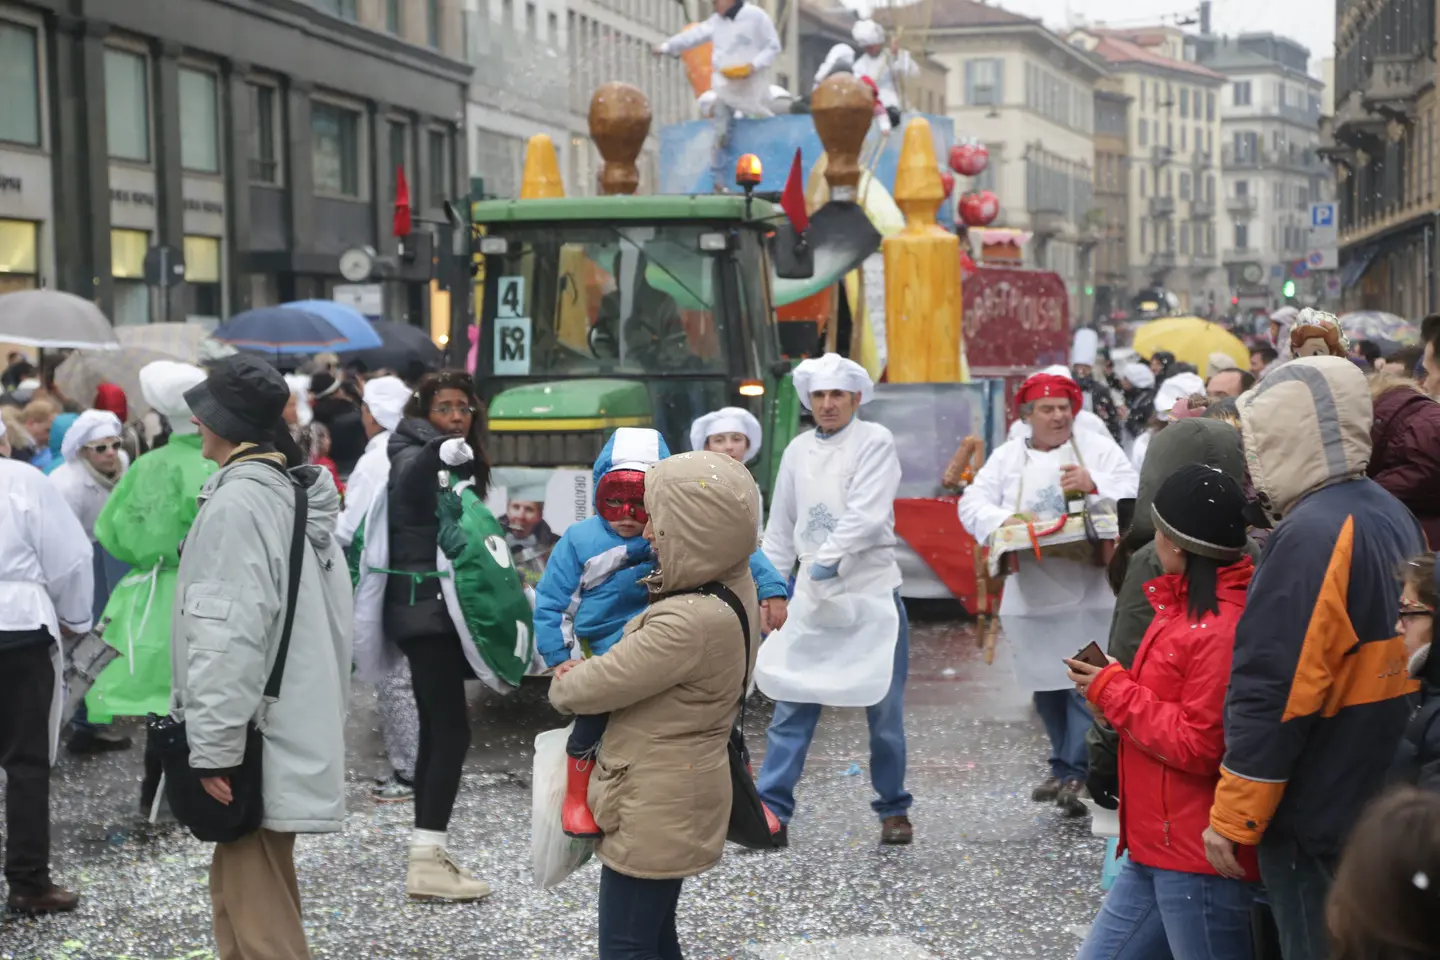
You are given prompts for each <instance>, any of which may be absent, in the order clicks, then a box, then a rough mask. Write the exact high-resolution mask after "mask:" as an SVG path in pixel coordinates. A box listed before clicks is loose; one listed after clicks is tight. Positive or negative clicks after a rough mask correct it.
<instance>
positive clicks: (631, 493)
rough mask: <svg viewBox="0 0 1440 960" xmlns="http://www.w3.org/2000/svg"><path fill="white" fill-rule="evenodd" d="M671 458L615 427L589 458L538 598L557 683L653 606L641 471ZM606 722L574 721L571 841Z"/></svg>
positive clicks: (585, 824)
mask: <svg viewBox="0 0 1440 960" xmlns="http://www.w3.org/2000/svg"><path fill="white" fill-rule="evenodd" d="M669 455H670V450H669V449H668V448H667V447H666V445H665V440H664V438H663V437H661V436H660V433H659V432H658V431H656V430H651V429H649V428H645V427H621V428H620V429H618V430H616V431H615V433H614V435H613V436H611V437H610V440H609V442H608V443H606V444H605V448H604V449H603V450H601V451H600V456H599V457H597V458H596V459H595V471H594V483H595V513H596V515H595V516H593V517H589V518H588V519H585V520H582V521H580V522H579V523H576V524H572V525H571V526H570V527H569V528H568V529H566V531H565V534H564V536H562V537H561V538H560V541H559V542H558V543H557V544H555V549H554V550H553V551H551V553H550V562H549V563H548V564H547V565H546V567H545V573H544V575H543V576H541V578H540V585H539V587H537V588H536V591H535V645H536V649H538V650H539V652H540V655H541V656H542V657H544V658H545V663H546V664H547V665H548V666H551V667H554V668H556V670H555V675H556V676H560V675H562V674H563V673H565V672H566V671H567V670H568V669H569V667H568V666H567V664H568V663H573V662H578V661H580V660H583V659H585V658H586V657H598V656H601V655H602V654H604V653H605V652H606V651H607V650H609V649H610V648H611V647H613V646H614V645H615V644H616V643H617V642H619V640H620V638H621V636H622V635H623V634H624V630H625V624H626V623H628V622H629V621H630V619H631V618H632V617H634V616H636V615H637V614H639V613H641V612H643V611H644V610H645V607H646V605H647V604H648V603H649V601H650V594H649V590H648V589H647V587H646V585H645V584H644V583H643V582H642V581H643V580H644V578H645V577H647V576H649V575H650V574H651V573H653V572H654V570H655V558H654V555H653V553H652V552H651V549H650V543H649V542H648V541H647V540H646V539H645V538H644V537H643V536H642V534H643V533H644V531H645V524H646V523H647V522H648V521H649V519H650V517H649V515H648V514H647V513H646V512H645V471H646V470H648V469H649V468H650V467H651V466H653V465H654V464H655V463H657V462H659V461H660V460H663V459H664V458H666V457H668V456H669ZM682 456H684V454H682ZM750 572H751V574H752V575H753V576H754V577H755V585H756V592H757V593H758V594H759V596H760V600H761V603H762V605H763V604H765V603H766V601H767V600H768V599H770V598H783V597H785V596H786V593H787V591H786V583H785V581H784V579H783V578H782V577H781V576H780V574H778V573H776V572H775V568H774V566H772V565H771V564H770V561H768V560H767V559H765V555H764V554H763V553H760V551H758V550H757V551H756V552H755V555H754V556H752V557H751V559H750ZM768 621H769V613H768V612H767V622H768ZM1071 652H1072V653H1073V652H1074V651H1071ZM608 719H609V718H608V717H607V716H606V715H604V714H598V715H594V716H580V717H576V718H575V726H574V728H573V729H572V730H571V732H570V741H569V743H568V745H567V746H566V752H567V753H568V754H569V756H570V758H571V759H570V765H569V772H568V778H567V783H566V793H565V805H564V808H563V812H562V820H563V826H564V828H565V832H566V833H569V834H570V835H571V836H575V837H595V836H599V829H598V828H597V827H596V826H595V821H594V818H593V817H591V815H590V810H589V805H588V803H587V801H586V792H587V789H588V787H589V783H590V773H591V770H592V769H593V767H594V763H593V761H594V758H595V755H596V753H597V752H598V751H599V749H600V741H601V739H602V738H603V737H604V735H605V726H606V723H607V721H608Z"/></svg>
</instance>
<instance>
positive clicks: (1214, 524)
mask: <svg viewBox="0 0 1440 960" xmlns="http://www.w3.org/2000/svg"><path fill="white" fill-rule="evenodd" d="M1150 512H1151V515H1152V516H1153V517H1154V518H1155V527H1156V529H1158V530H1162V531H1164V533H1165V536H1167V537H1169V538H1170V539H1171V540H1172V541H1174V543H1175V545H1176V546H1177V547H1179V548H1180V549H1182V550H1184V551H1185V552H1186V553H1193V554H1196V555H1197V556H1201V557H1209V558H1210V559H1211V560H1218V561H1220V562H1221V563H1233V562H1234V561H1236V560H1239V559H1240V556H1241V554H1243V553H1244V552H1245V492H1244V491H1243V490H1242V489H1241V487H1240V484H1238V483H1236V482H1235V480H1234V479H1233V478H1231V477H1230V476H1228V475H1226V474H1224V473H1221V472H1220V471H1219V470H1216V469H1214V468H1213V467H1207V466H1205V465H1204V464H1203V463H1188V464H1186V465H1185V466H1183V467H1181V468H1180V469H1179V470H1177V471H1175V472H1174V473H1173V474H1171V475H1170V479H1168V480H1166V481H1165V483H1164V484H1162V485H1161V487H1160V490H1159V492H1158V493H1156V494H1155V500H1154V502H1152V503H1151V505H1150Z"/></svg>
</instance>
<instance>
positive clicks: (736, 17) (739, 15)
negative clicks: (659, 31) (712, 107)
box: [660, 0, 780, 117]
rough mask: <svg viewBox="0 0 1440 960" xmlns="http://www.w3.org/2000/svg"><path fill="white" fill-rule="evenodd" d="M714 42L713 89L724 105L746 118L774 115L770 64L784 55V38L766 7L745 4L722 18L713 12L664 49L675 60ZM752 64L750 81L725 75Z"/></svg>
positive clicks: (712, 61) (664, 44)
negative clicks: (781, 44)
mask: <svg viewBox="0 0 1440 960" xmlns="http://www.w3.org/2000/svg"><path fill="white" fill-rule="evenodd" d="M706 41H709V42H710V43H712V44H714V46H713V47H712V48H711V54H710V68H711V75H710V89H712V90H714V91H715V97H716V99H717V100H718V101H720V102H721V103H724V104H726V105H728V106H729V107H730V109H731V110H738V111H740V112H741V113H743V114H746V115H749V116H757V117H769V116H773V114H772V113H771V110H770V100H771V97H770V64H771V63H772V62H773V61H774V59H775V57H776V56H778V55H779V53H780V35H779V34H778V33H776V32H775V24H774V23H772V22H771V20H770V15H769V14H768V13H766V12H765V11H764V10H763V9H762V8H761V7H758V6H756V5H754V4H752V3H749V2H748V0H746V2H742V3H741V4H740V9H739V10H734V11H731V14H730V15H725V16H722V15H721V14H718V13H712V14H711V15H710V16H709V17H708V18H707V19H706V20H705V21H704V22H703V23H697V24H696V25H695V26H693V27H690V28H689V29H688V30H684V31H682V32H680V33H678V34H676V35H675V36H673V37H671V38H670V39H669V40H666V41H665V42H664V43H662V44H661V45H660V52H661V53H667V54H669V55H670V56H672V57H677V56H679V55H680V54H681V53H682V52H684V51H686V50H689V49H690V48H692V47H698V46H700V45H701V44H702V43H705V42H706ZM741 65H748V66H749V67H750V68H751V72H750V75H749V76H748V77H740V78H737V79H731V78H730V77H727V76H725V75H724V74H723V73H721V72H720V71H722V70H724V69H725V68H727V67H738V66H741Z"/></svg>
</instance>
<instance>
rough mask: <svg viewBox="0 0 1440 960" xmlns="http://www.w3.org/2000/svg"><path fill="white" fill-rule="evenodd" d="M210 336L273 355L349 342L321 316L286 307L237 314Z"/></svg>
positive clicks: (319, 350)
mask: <svg viewBox="0 0 1440 960" xmlns="http://www.w3.org/2000/svg"><path fill="white" fill-rule="evenodd" d="M210 336H211V337H212V338H213V339H215V340H219V341H221V342H222V343H228V344H230V345H231V346H233V347H237V348H239V349H241V350H254V351H257V352H261V353H274V354H286V353H319V352H321V351H322V350H335V349H337V348H339V347H341V346H342V345H343V344H347V343H349V342H350V341H349V338H348V337H346V336H345V334H344V333H342V332H341V331H340V329H339V328H338V327H336V326H335V324H333V323H331V322H330V321H329V320H326V319H325V318H324V317H321V316H317V315H316V314H313V313H309V312H307V311H305V310H292V309H291V308H289V307H259V308H257V309H255V310H246V311H245V312H244V313H237V314H235V316H233V317H231V318H230V319H229V320H226V321H225V322H224V323H222V324H220V326H218V327H216V328H215V332H214V333H212V334H211V335H210ZM376 340H379V337H376Z"/></svg>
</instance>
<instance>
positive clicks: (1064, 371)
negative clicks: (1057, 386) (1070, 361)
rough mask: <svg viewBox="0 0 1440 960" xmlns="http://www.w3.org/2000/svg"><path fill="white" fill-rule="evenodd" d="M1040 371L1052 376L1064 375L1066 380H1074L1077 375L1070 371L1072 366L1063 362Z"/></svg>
mask: <svg viewBox="0 0 1440 960" xmlns="http://www.w3.org/2000/svg"><path fill="white" fill-rule="evenodd" d="M1040 372H1041V373H1048V374H1050V376H1052V377H1064V378H1065V379H1066V380H1070V381H1073V380H1074V379H1075V375H1074V374H1072V373H1071V372H1070V368H1069V367H1067V366H1065V364H1063V363H1057V364H1054V365H1052V366H1049V367H1046V368H1045V369H1044V370H1041V371H1040Z"/></svg>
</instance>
